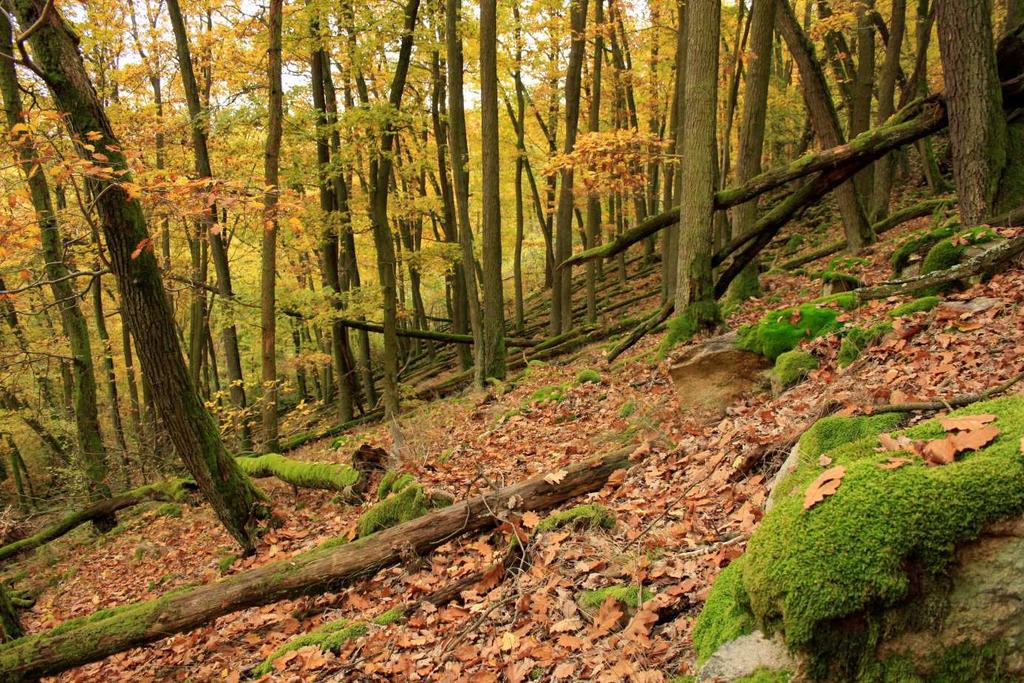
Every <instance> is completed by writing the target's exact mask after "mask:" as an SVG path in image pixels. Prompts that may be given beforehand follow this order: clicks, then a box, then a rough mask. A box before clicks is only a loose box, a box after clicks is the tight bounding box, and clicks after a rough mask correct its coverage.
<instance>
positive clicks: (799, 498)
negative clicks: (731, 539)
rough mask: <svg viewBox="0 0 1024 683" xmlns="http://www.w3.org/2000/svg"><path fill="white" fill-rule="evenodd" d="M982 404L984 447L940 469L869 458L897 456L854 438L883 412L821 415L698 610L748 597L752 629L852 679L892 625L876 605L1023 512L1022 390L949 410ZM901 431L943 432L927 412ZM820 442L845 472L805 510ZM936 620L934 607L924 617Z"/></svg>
mask: <svg viewBox="0 0 1024 683" xmlns="http://www.w3.org/2000/svg"><path fill="white" fill-rule="evenodd" d="M985 413H990V414H994V415H996V416H997V419H996V421H995V422H994V426H995V427H997V428H998V429H1000V430H1001V432H1000V434H999V436H998V437H997V438H996V439H995V441H993V442H992V443H991V444H990V445H989V446H987V447H985V448H984V449H981V450H979V451H976V452H971V453H966V454H963V455H962V456H960V459H958V460H957V461H955V462H953V463H951V464H948V465H944V466H941V467H927V466H925V465H924V463H923V461H917V462H912V463H910V464H907V465H904V466H902V467H899V468H898V469H894V470H886V469H881V468H879V467H878V465H879V464H880V463H883V462H885V461H886V460H887V458H889V457H891V456H893V455H894V454H893V453H885V452H878V451H877V450H876V448H877V447H878V445H879V442H878V438H877V435H875V434H872V435H869V436H865V437H863V438H861V436H860V435H861V434H862V433H863V432H864V431H865V430H867V431H875V430H876V429H879V428H880V427H881V426H882V425H881V424H880V418H884V417H886V416H882V415H880V416H876V417H873V418H861V419H860V420H859V421H857V422H856V423H855V424H856V425H857V426H856V427H854V428H852V429H838V428H837V425H838V424H839V422H837V420H841V419H843V418H830V420H831V422H830V427H829V428H828V429H822V430H819V433H818V435H817V440H816V441H809V442H805V441H803V440H802V441H801V460H802V461H803V464H802V465H801V466H800V467H798V468H797V469H796V471H794V472H793V474H791V475H789V476H788V477H787V478H786V479H785V480H784V481H783V482H782V483H781V484H780V486H779V488H780V490H779V494H780V498H779V500H778V502H777V504H776V505H775V507H774V508H773V509H772V511H771V512H770V513H769V514H768V515H766V516H765V518H764V520H763V521H762V523H761V526H760V527H759V528H758V530H757V532H756V533H755V534H754V535H753V536H752V537H751V539H750V542H749V544H748V547H747V552H746V554H745V555H744V556H743V558H742V559H741V561H742V562H743V564H742V566H741V568H740V569H739V579H740V580H739V584H740V585H739V587H736V588H735V589H734V590H724V589H723V590H715V589H712V592H711V594H710V595H709V598H708V603H707V604H706V606H705V611H708V610H710V612H709V614H710V615H714V614H716V613H721V612H723V611H727V610H729V609H733V608H742V607H744V605H749V608H748V613H749V615H750V616H751V618H752V620H753V622H754V624H755V625H756V626H757V627H759V628H761V629H762V630H765V631H766V632H768V633H771V632H773V631H781V632H782V633H783V634H784V636H785V640H786V643H787V645H788V646H789V647H790V648H791V649H793V650H796V651H799V652H802V653H803V654H804V655H806V656H807V663H808V667H809V674H810V675H811V676H812V677H818V678H822V677H832V678H834V679H836V680H857V679H858V678H859V677H860V676H861V675H862V673H863V672H864V671H865V670H866V667H868V666H869V665H870V666H871V667H873V670H877V668H878V667H879V666H880V664H879V663H878V662H877V660H875V658H874V652H875V646H876V645H877V644H878V643H879V642H880V640H881V638H882V637H883V635H889V633H890V632H892V630H893V629H894V628H895V629H897V632H898V627H899V624H894V623H892V622H891V621H887V622H885V624H884V628H883V623H882V622H881V621H880V617H879V615H880V613H881V611H882V610H885V609H887V608H895V607H899V606H903V605H904V604H906V603H905V601H906V600H907V599H911V600H912V599H913V598H912V595H911V587H912V585H920V583H921V582H922V581H928V580H934V581H938V580H939V579H940V578H941V577H942V576H944V573H945V571H946V570H947V569H948V567H949V565H950V562H951V560H952V559H953V557H954V550H955V548H956V546H957V544H959V543H964V542H967V541H970V540H972V539H974V538H976V537H977V536H978V535H979V534H980V533H981V531H982V530H983V528H984V527H985V526H986V525H987V524H989V523H991V522H993V521H996V520H999V519H1002V518H1005V517H1008V516H1011V515H1020V514H1021V513H1024V458H1022V457H1021V454H1020V441H1021V437H1022V436H1024V396H1012V397H1007V398H1001V399H996V400H992V401H986V402H982V403H976V404H974V405H971V406H968V407H967V408H963V409H961V410H958V411H954V413H953V414H954V415H957V414H960V415H973V414H985ZM903 434H905V435H906V436H908V437H909V438H911V439H932V438H938V437H941V436H942V435H944V434H945V431H944V430H943V429H942V427H941V425H940V424H939V422H938V420H930V421H928V422H925V423H922V424H920V425H917V426H915V427H912V428H910V429H908V430H906V431H904V432H903ZM805 436H806V435H805ZM847 436H849V437H852V439H851V440H849V441H848V442H845V443H843V442H842V438H844V437H847ZM840 444H841V445H840ZM805 447H806V448H807V449H808V451H807V452H804V448H805ZM819 448H822V450H823V451H824V452H827V453H828V455H829V457H830V458H831V459H832V461H833V463H834V464H835V465H842V466H844V467H845V468H846V473H845V476H844V477H843V480H842V483H841V485H840V486H839V489H838V491H837V492H836V493H835V494H834V495H832V496H830V497H828V498H827V499H826V500H824V501H823V502H821V503H819V504H818V505H816V506H815V507H813V508H811V509H810V510H804V509H803V492H804V490H805V489H806V488H807V486H808V485H809V484H810V483H811V482H812V481H813V480H814V479H815V478H816V477H817V476H818V475H819V474H820V473H821V467H819V466H817V465H816V464H813V463H808V462H807V460H808V459H809V458H816V455H817V454H818V453H816V451H818V450H819ZM735 578H736V577H735V576H734V577H732V580H735ZM720 580H721V579H720ZM716 585H717V582H716ZM726 586H728V581H727V584H726ZM739 591H742V594H740V595H738V594H737V593H738V592H739ZM907 611H908V612H915V613H916V612H917V610H914V609H909V610H907ZM944 617H945V614H944V613H942V611H941V609H939V610H936V613H935V614H933V615H931V618H932V619H935V620H939V619H942V618H944ZM709 618H710V617H704V619H705V620H706V619H709ZM919 626H920V625H917V627H919ZM695 640H696V636H695Z"/></svg>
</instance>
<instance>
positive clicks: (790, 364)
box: [772, 349, 818, 389]
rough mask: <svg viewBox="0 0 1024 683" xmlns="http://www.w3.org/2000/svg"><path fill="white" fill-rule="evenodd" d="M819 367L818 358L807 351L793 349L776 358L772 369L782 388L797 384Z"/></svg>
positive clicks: (773, 375)
mask: <svg viewBox="0 0 1024 683" xmlns="http://www.w3.org/2000/svg"><path fill="white" fill-rule="evenodd" d="M817 369H818V359H817V358H815V357H814V355H813V354H810V353H807V352H806V351H800V350H798V349H793V350H792V351H786V352H785V353H782V354H779V357H778V358H776V359H775V368H774V369H773V370H772V377H773V378H774V379H775V381H776V382H777V383H778V385H779V387H780V388H782V389H788V388H789V387H791V386H793V385H794V384H797V383H799V382H801V381H803V379H804V378H805V377H807V375H808V374H809V373H810V372H811V370H817Z"/></svg>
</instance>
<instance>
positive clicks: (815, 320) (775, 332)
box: [737, 304, 842, 360]
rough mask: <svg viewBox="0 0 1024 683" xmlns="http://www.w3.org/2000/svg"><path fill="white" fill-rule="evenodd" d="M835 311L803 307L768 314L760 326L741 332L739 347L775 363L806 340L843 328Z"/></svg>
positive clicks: (806, 305)
mask: <svg viewBox="0 0 1024 683" xmlns="http://www.w3.org/2000/svg"><path fill="white" fill-rule="evenodd" d="M838 315H839V314H838V313H837V312H836V311H835V310H834V309H831V308H826V307H822V306H815V305H813V304H803V305H802V306H799V307H797V308H783V309H782V310H778V311H772V312H771V313H768V314H766V315H765V316H764V317H763V318H761V320H760V321H759V322H758V323H757V324H756V325H749V326H747V327H743V328H741V329H740V330H739V337H738V339H737V346H738V347H739V348H741V349H744V350H746V351H751V352H753V353H757V354H760V355H762V356H765V357H766V358H768V359H770V360H775V359H776V358H778V357H779V356H780V355H781V354H783V353H785V352H786V351H789V350H791V349H794V348H796V347H797V346H798V345H799V344H800V342H802V341H804V340H805V339H814V338H815V337H820V336H822V335H824V334H828V333H829V332H834V331H836V330H838V329H840V328H841V327H842V323H840V322H838V321H837V320H836V318H838Z"/></svg>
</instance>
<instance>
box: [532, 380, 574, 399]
mask: <svg viewBox="0 0 1024 683" xmlns="http://www.w3.org/2000/svg"><path fill="white" fill-rule="evenodd" d="M565 396H566V387H565V385H563V384H556V385H553V386H549V387H541V388H540V389H537V390H536V391H534V392H533V393H532V394H530V402H531V403H548V402H551V401H554V402H556V403H561V402H562V401H564V400H565Z"/></svg>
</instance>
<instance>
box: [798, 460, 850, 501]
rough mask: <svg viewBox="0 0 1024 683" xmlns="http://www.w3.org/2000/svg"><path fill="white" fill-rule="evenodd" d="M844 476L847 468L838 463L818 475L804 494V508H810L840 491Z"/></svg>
mask: <svg viewBox="0 0 1024 683" xmlns="http://www.w3.org/2000/svg"><path fill="white" fill-rule="evenodd" d="M844 476H846V468H845V467H843V466H842V465H836V466H835V467H832V468H829V469H827V470H825V471H824V472H822V473H821V474H820V475H818V478H817V479H815V480H814V481H813V482H811V485H810V486H809V487H808V488H807V492H806V493H805V494H804V510H810V509H811V508H812V507H814V506H815V505H817V504H818V503H820V502H821V501H823V500H825V499H826V498H828V497H829V496H831V495H833V494H834V493H835V492H836V491H838V490H839V484H840V483H842V481H843V477H844Z"/></svg>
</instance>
